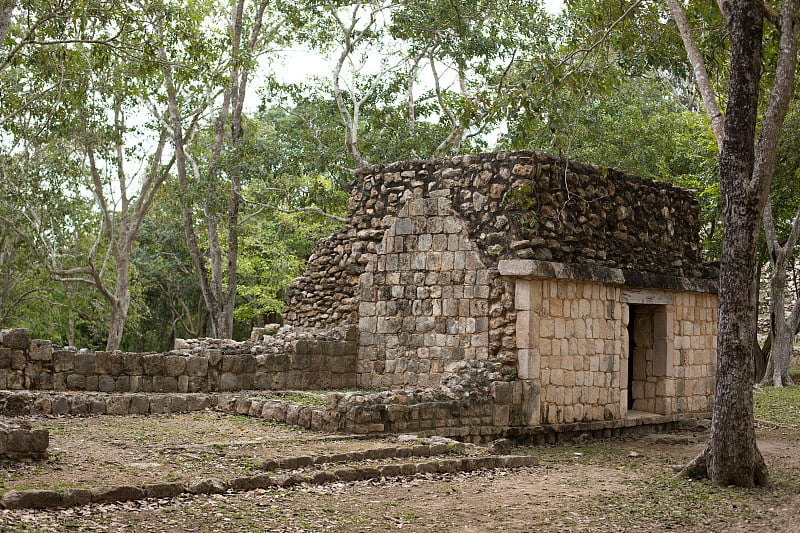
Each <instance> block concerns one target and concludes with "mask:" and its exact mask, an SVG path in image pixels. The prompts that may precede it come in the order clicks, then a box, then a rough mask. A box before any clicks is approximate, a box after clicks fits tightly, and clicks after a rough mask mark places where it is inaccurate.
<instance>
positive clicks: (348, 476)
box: [2, 455, 538, 509]
mask: <svg viewBox="0 0 800 533" xmlns="http://www.w3.org/2000/svg"><path fill="white" fill-rule="evenodd" d="M287 459H289V458H287ZM278 464H280V462H278ZM284 464H286V465H287V466H288V465H289V463H288V462H287V463H284ZM536 465H538V460H537V459H536V457H533V456H529V455H485V456H473V457H454V458H448V459H438V460H434V461H424V462H417V463H414V462H408V463H400V464H397V463H392V464H379V465H375V466H356V467H346V466H342V467H340V468H334V469H327V470H319V471H315V472H296V473H295V472H286V473H283V474H280V475H277V476H273V475H269V474H266V473H263V474H256V475H254V476H245V477H238V478H234V479H231V480H229V481H224V480H221V479H217V478H206V479H201V480H198V481H196V482H194V483H190V484H184V483H150V484H146V485H105V486H99V487H92V488H89V489H66V490H63V491H55V490H11V491H8V492H6V493H5V494H3V498H2V506H3V507H4V508H5V509H56V508H60V507H76V506H82V505H89V504H108V503H114V502H125V501H134V500H143V499H146V498H174V497H176V496H178V495H180V494H186V493H188V494H224V493H234V492H244V491H249V490H255V489H270V488H291V487H295V486H297V485H302V484H307V485H324V484H328V483H337V482H344V483H348V482H353V481H361V480H370V479H382V478H386V479H391V478H399V477H408V476H415V475H417V474H448V473H455V472H470V471H474V470H489V469H499V468H522V467H530V466H536Z"/></svg>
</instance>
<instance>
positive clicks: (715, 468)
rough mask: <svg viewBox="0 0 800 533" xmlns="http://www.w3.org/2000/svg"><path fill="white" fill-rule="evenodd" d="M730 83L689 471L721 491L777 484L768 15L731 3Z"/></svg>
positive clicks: (756, 5) (751, 4)
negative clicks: (761, 340)
mask: <svg viewBox="0 0 800 533" xmlns="http://www.w3.org/2000/svg"><path fill="white" fill-rule="evenodd" d="M726 5H727V6H729V7H728V13H726V14H727V15H728V18H729V20H730V26H729V28H730V32H731V67H730V70H731V80H730V95H729V100H728V102H729V103H728V115H727V117H726V120H725V135H724V140H723V143H722V153H721V155H720V184H721V190H722V204H723V209H722V220H723V224H724V228H725V233H724V237H723V244H722V260H721V263H720V278H719V324H718V356H717V387H716V395H715V398H714V413H713V420H712V423H711V435H710V438H709V442H708V446H707V448H706V450H705V451H704V452H703V453H702V454H701V455H700V456H699V457H697V458H696V459H695V460H694V461H693V462H692V463H691V464H690V465H689V466H688V467H687V469H688V470H689V471H691V472H693V473H696V474H698V473H699V474H701V475H707V476H708V478H709V479H710V480H711V482H712V483H714V484H716V485H723V486H727V485H738V486H744V487H752V486H756V485H758V486H766V485H769V484H770V481H769V474H768V472H767V468H766V464H765V463H764V459H763V457H762V456H761V452H759V450H758V447H757V446H756V436H755V422H754V420H753V364H752V342H753V338H755V335H756V329H755V322H754V320H753V317H754V316H755V314H756V294H755V287H756V285H755V283H754V282H753V281H754V279H755V276H756V272H757V261H756V252H757V249H758V236H759V230H760V221H761V212H762V209H763V207H764V203H765V201H766V194H767V193H768V192H769V180H768V179H767V180H754V179H753V170H754V166H755V160H756V154H755V142H754V141H755V130H756V117H757V116H758V101H759V84H760V80H761V39H762V22H763V15H762V13H763V7H762V4H761V2H758V1H752V0H751V1H739V2H729V3H727V4H726Z"/></svg>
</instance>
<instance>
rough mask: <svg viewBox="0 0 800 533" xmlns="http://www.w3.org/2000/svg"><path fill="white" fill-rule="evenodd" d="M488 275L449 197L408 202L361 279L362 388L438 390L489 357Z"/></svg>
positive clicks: (360, 356)
mask: <svg viewBox="0 0 800 533" xmlns="http://www.w3.org/2000/svg"><path fill="white" fill-rule="evenodd" d="M490 275H491V274H490V272H489V270H488V269H487V268H486V267H485V266H484V264H483V262H482V261H481V256H480V254H479V253H478V252H477V250H476V249H475V245H474V244H473V243H472V242H471V241H470V239H469V235H468V234H467V232H466V230H465V228H464V225H463V224H462V223H461V221H460V220H459V219H458V218H457V217H455V216H452V208H451V203H450V200H449V199H447V198H429V199H412V200H409V201H408V202H407V203H406V204H405V205H404V206H403V207H402V208H401V209H400V211H399V212H398V216H397V220H396V222H395V223H394V224H393V225H392V226H391V227H390V228H389V229H388V230H387V231H386V232H385V233H384V237H383V239H382V241H381V243H380V245H379V246H378V247H377V250H376V254H375V258H374V259H372V260H370V261H369V263H367V266H366V270H365V272H364V274H362V275H361V278H360V286H359V290H360V304H359V308H358V309H359V317H360V318H359V332H360V339H359V362H360V367H359V375H360V376H361V383H362V385H365V386H369V387H384V388H389V387H393V386H420V387H428V386H438V385H439V383H440V381H441V378H442V376H443V375H444V373H445V372H450V371H451V370H452V369H453V365H455V364H457V363H458V362H459V361H465V360H467V361H469V360H476V359H488V355H489V351H488V346H489V293H490V288H491V287H490V284H489V283H490Z"/></svg>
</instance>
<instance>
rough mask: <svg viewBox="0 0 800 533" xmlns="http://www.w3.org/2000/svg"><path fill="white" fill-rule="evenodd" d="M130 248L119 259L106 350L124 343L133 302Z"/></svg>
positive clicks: (111, 301) (110, 350)
mask: <svg viewBox="0 0 800 533" xmlns="http://www.w3.org/2000/svg"><path fill="white" fill-rule="evenodd" d="M129 271H130V250H128V251H127V254H126V256H125V257H120V258H118V259H117V283H116V286H115V287H114V297H113V299H111V300H109V303H110V304H111V313H110V316H109V322H108V340H106V351H108V352H112V351H114V350H119V347H120V345H121V344H122V334H123V333H124V331H125V324H126V323H127V321H128V308H129V307H130V304H131V292H130V272H129Z"/></svg>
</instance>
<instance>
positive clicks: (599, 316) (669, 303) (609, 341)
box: [500, 261, 717, 425]
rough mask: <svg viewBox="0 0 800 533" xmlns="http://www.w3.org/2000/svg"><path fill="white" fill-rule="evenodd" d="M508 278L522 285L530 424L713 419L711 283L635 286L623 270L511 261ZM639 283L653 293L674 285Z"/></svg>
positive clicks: (520, 326)
mask: <svg viewBox="0 0 800 533" xmlns="http://www.w3.org/2000/svg"><path fill="white" fill-rule="evenodd" d="M500 270H501V272H502V273H503V274H505V275H506V276H508V277H513V278H514V279H515V284H516V294H515V303H516V309H517V311H516V314H517V338H516V340H517V345H518V357H519V367H518V368H519V377H520V379H521V380H522V381H523V383H524V384H525V389H524V391H525V401H524V404H525V405H526V417H527V418H526V420H527V423H528V424H531V425H536V424H564V423H573V422H580V421H590V420H616V419H620V418H625V417H626V416H628V414H629V413H632V412H645V413H653V414H660V415H672V414H675V413H707V412H709V411H710V410H711V401H712V398H713V391H714V373H715V363H716V301H717V300H716V294H714V293H713V292H711V289H712V288H713V287H712V286H711V285H709V286H708V287H706V290H705V291H703V292H700V291H701V288H702V287H701V285H703V283H701V282H697V281H696V280H695V281H692V280H686V279H679V278H674V279H672V280H671V282H669V283H667V285H669V286H670V287H672V288H671V289H664V288H642V287H631V286H629V285H627V284H626V279H625V275H624V273H623V272H622V271H619V270H615V269H601V268H597V267H595V268H593V269H587V270H580V269H574V268H570V267H568V266H566V265H558V264H555V263H549V262H540V261H506V262H503V263H501V264H500ZM635 278H636V281H637V282H639V283H641V284H644V285H650V286H651V287H652V286H653V285H656V284H658V283H664V282H665V281H666V278H664V277H653V278H648V277H647V276H640V275H637V276H635ZM681 284H683V285H685V287H684V289H683V290H675V288H676V287H677V286H679V285H681ZM631 317H633V320H631Z"/></svg>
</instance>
